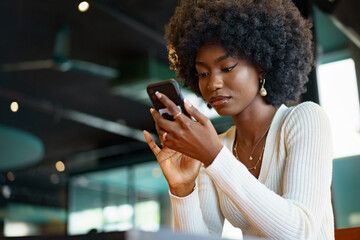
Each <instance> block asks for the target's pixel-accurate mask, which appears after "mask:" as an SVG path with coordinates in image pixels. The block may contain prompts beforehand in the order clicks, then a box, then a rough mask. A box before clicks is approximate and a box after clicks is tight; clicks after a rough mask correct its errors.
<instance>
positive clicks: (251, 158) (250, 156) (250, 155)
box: [234, 124, 271, 161]
mask: <svg viewBox="0 0 360 240" xmlns="http://www.w3.org/2000/svg"><path fill="white" fill-rule="evenodd" d="M270 126H271V124H270V125H269V127H268V128H267V129H266V131H265V132H264V134H263V135H262V136H261V138H259V140H258V141H257V142H256V144H255V146H254V148H253V149H252V151H251V154H249V153H248V152H246V151H245V150H244V149H243V148H242V147H241V145H240V144H239V141H238V140H237V137H235V141H236V142H235V144H234V150H235V152H236V149H237V146H238V145H239V147H240V150H242V151H243V152H244V153H246V154H248V155H249V160H250V161H252V160H253V157H252V155H253V154H254V151H255V149H256V147H257V145H258V144H259V143H260V142H261V139H263V138H264V137H265V135H266V134H267V132H268V131H269V129H270ZM235 134H236V136H237V133H235ZM236 153H237V152H236Z"/></svg>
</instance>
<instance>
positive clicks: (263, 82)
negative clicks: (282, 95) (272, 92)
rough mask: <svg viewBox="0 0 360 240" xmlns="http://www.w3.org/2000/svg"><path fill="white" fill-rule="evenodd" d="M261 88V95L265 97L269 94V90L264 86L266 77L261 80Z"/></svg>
mask: <svg viewBox="0 0 360 240" xmlns="http://www.w3.org/2000/svg"><path fill="white" fill-rule="evenodd" d="M260 84H261V88H260V91H259V92H260V96H262V97H265V96H266V95H267V91H266V89H265V87H264V85H265V78H264V79H263V80H260Z"/></svg>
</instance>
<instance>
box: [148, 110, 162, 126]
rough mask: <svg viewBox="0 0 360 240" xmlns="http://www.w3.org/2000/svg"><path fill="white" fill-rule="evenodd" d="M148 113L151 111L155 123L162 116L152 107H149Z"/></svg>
mask: <svg viewBox="0 0 360 240" xmlns="http://www.w3.org/2000/svg"><path fill="white" fill-rule="evenodd" d="M150 113H151V115H152V117H153V119H154V121H155V123H157V122H158V121H159V119H161V118H162V116H161V115H160V114H159V113H158V111H156V110H155V109H154V108H150Z"/></svg>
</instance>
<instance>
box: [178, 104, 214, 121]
mask: <svg viewBox="0 0 360 240" xmlns="http://www.w3.org/2000/svg"><path fill="white" fill-rule="evenodd" d="M184 106H185V109H186V111H187V112H188V113H189V114H190V115H191V116H192V117H193V118H195V119H196V121H198V122H199V123H201V124H205V123H207V122H208V121H209V118H207V117H206V116H205V115H204V114H202V113H201V112H200V111H199V110H198V109H197V108H196V107H194V105H192V104H191V103H190V101H189V100H188V99H185V100H184Z"/></svg>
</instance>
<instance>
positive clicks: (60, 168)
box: [55, 161, 65, 172]
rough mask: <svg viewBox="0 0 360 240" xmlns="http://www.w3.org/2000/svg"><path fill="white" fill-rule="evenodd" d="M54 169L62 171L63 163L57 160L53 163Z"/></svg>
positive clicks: (63, 168)
mask: <svg viewBox="0 0 360 240" xmlns="http://www.w3.org/2000/svg"><path fill="white" fill-rule="evenodd" d="M55 167H56V170H58V171H59V172H63V171H65V164H64V163H63V162H62V161H58V162H57V163H56V164H55Z"/></svg>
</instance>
